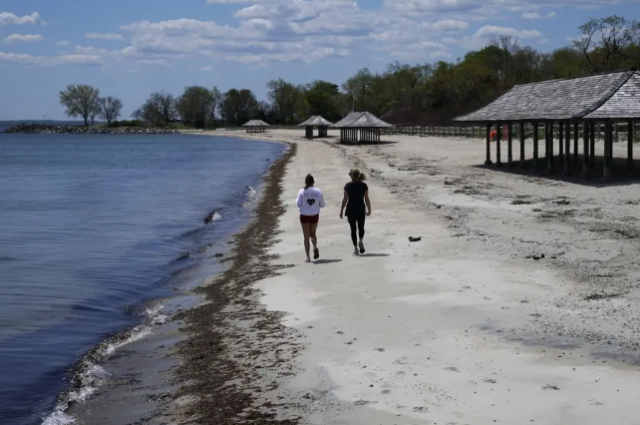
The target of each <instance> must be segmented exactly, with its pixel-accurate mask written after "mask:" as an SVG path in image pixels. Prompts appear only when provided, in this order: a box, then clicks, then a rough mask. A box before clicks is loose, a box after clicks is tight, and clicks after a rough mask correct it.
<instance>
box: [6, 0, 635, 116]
mask: <svg viewBox="0 0 640 425" xmlns="http://www.w3.org/2000/svg"><path fill="white" fill-rule="evenodd" d="M639 11H640V5H639V4H638V0H618V1H614V0H586V1H585V0H542V1H536V0H358V1H353V0H179V1H178V0H127V1H124V0H110V1H108V2H104V1H95V0H82V1H81V0H64V1H51V0H2V2H1V4H0V120H12V119H36V118H43V117H46V118H48V119H63V118H64V110H63V109H62V108H61V107H60V106H59V104H58V97H57V95H58V91H59V90H61V89H64V87H65V86H66V85H67V84H70V83H82V84H92V85H94V86H96V87H98V88H99V89H100V91H101V93H102V94H103V95H111V96H116V97H119V98H121V99H122V100H123V102H124V109H123V113H124V115H125V116H128V115H129V114H130V113H131V112H132V111H133V110H135V109H136V108H137V107H138V106H139V105H140V104H141V103H142V102H144V100H145V99H146V97H147V96H148V95H149V94H150V93H152V92H154V91H159V90H165V91H168V92H171V93H174V94H176V95H178V94H180V93H181V91H182V89H183V88H184V87H185V86H187V85H203V86H206V87H213V86H214V85H216V86H218V87H219V88H220V89H221V90H222V91H226V90H227V89H230V88H233V87H236V88H249V89H251V90H253V91H254V92H255V93H256V95H257V96H258V98H259V99H264V98H265V97H266V83H267V81H269V80H271V79H273V78H278V77H283V78H285V79H287V80H289V81H292V82H295V83H306V82H309V81H312V80H314V79H324V80H328V81H332V82H334V83H336V84H341V83H342V82H344V81H345V80H346V79H347V78H348V77H349V76H350V75H352V74H353V73H355V71H357V70H358V69H359V68H362V67H365V66H366V67H369V69H371V70H372V71H376V70H383V69H384V68H385V67H386V64H387V63H389V62H391V61H394V60H399V61H400V62H406V63H424V62H432V61H436V60H440V59H444V60H451V61H454V60H455V59H456V58H458V57H460V56H462V55H464V53H465V52H466V51H469V50H472V49H477V48H480V47H482V46H483V45H485V44H486V43H487V42H488V41H489V40H490V39H491V38H492V37H495V36H497V35H500V34H508V35H512V36H514V37H515V38H518V39H520V40H521V42H522V43H523V44H526V45H531V46H533V47H535V48H536V49H539V50H543V51H551V50H553V49H554V48H557V47H560V46H563V45H567V44H568V43H569V42H568V39H569V38H570V37H573V36H575V35H577V31H578V26H579V25H581V24H582V23H584V22H585V21H587V20H588V19H589V18H590V17H601V16H608V15H611V14H620V15H623V16H625V17H627V18H629V19H632V18H634V16H637V15H638V12H639Z"/></svg>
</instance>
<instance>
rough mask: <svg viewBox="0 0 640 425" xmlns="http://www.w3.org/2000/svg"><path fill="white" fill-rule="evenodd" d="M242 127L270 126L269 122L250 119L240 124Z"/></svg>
mask: <svg viewBox="0 0 640 425" xmlns="http://www.w3.org/2000/svg"><path fill="white" fill-rule="evenodd" d="M242 126H243V127H271V126H270V125H269V124H267V123H266V122H264V121H262V120H251V121H248V122H246V123H245V124H242Z"/></svg>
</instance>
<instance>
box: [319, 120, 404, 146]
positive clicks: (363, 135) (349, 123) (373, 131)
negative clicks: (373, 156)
mask: <svg viewBox="0 0 640 425" xmlns="http://www.w3.org/2000/svg"><path fill="white" fill-rule="evenodd" d="M331 127H333V128H339V129H340V142H341V143H358V142H361V143H362V142H364V143H367V142H369V143H370V142H379V141H380V129H381V128H391V127H393V126H392V125H391V124H389V123H388V122H385V121H382V120H381V119H380V118H378V117H376V116H375V115H373V114H372V113H371V112H351V113H350V114H349V115H347V116H346V117H344V118H343V119H341V120H340V121H338V122H337V123H335V124H333V125H332V126H331ZM358 132H359V133H360V138H358Z"/></svg>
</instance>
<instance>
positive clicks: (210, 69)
mask: <svg viewBox="0 0 640 425" xmlns="http://www.w3.org/2000/svg"><path fill="white" fill-rule="evenodd" d="M198 70H199V71H203V72H209V71H213V67H212V66H203V67H201V68H198Z"/></svg>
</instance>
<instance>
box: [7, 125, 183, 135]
mask: <svg viewBox="0 0 640 425" xmlns="http://www.w3.org/2000/svg"><path fill="white" fill-rule="evenodd" d="M3 133H4V134H178V133H180V131H178V130H174V129H170V128H155V127H106V126H92V127H85V126H78V125H48V124H19V125H16V126H13V127H9V128H8V129H6V130H4V132H3Z"/></svg>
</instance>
